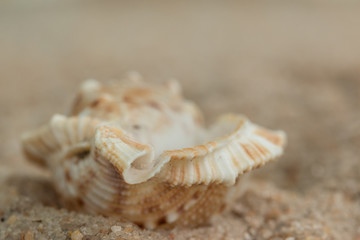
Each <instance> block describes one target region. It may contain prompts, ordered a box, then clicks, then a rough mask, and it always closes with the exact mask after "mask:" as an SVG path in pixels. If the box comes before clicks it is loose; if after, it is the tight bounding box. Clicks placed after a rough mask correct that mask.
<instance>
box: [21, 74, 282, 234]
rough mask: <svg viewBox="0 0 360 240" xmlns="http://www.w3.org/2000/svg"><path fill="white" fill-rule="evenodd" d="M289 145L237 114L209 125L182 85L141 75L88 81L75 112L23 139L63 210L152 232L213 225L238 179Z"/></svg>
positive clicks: (75, 104) (278, 133)
mask: <svg viewBox="0 0 360 240" xmlns="http://www.w3.org/2000/svg"><path fill="white" fill-rule="evenodd" d="M285 142H286V138H285V134H284V132H282V131H272V130H268V129H265V128H263V127H260V126H258V125H256V124H254V123H252V122H250V121H249V120H248V119H247V118H246V117H244V116H241V115H236V114H226V115H223V116H221V117H220V118H219V119H218V121H217V122H215V123H214V124H213V125H211V126H210V127H208V128H205V127H204V126H203V121H202V115H201V112H200V111H199V109H198V108H197V107H196V106H195V105H194V104H193V103H192V102H190V101H186V100H184V99H183V97H182V95H181V89H180V86H179V84H178V83H177V82H174V81H172V82H169V83H167V84H165V85H163V86H154V85H151V84H147V83H144V82H142V81H138V80H137V79H127V80H124V81H122V82H113V83H109V84H107V85H102V84H100V83H99V82H97V81H95V80H88V81H86V82H84V83H83V85H82V86H81V88H80V91H79V93H78V95H77V98H76V100H75V102H74V104H73V106H72V108H71V111H70V113H69V115H68V116H64V115H58V114H57V115H54V117H53V118H52V119H51V120H50V122H49V123H48V124H47V125H45V126H43V127H41V128H39V129H37V130H34V131H30V132H27V133H25V134H24V135H23V137H22V143H23V149H24V153H25V155H26V156H27V158H28V159H29V160H31V161H32V162H34V163H37V164H40V165H41V166H44V167H46V168H48V169H49V170H50V171H51V172H52V173H53V179H54V185H55V186H56V189H57V191H58V193H59V195H60V196H61V199H62V202H63V204H64V206H66V207H67V208H69V209H74V210H79V211H83V212H88V213H92V214H101V215H104V216H114V217H119V218H122V219H126V220H129V221H132V222H134V223H136V224H137V225H139V226H142V227H145V228H149V229H153V228H171V227H174V226H190V227H192V226H198V225H201V224H204V223H207V222H208V221H209V220H210V219H211V216H213V215H214V214H216V213H219V212H222V211H224V209H226V208H227V207H228V206H229V205H230V204H231V202H232V200H233V199H234V197H235V196H236V194H235V193H236V189H237V187H236V186H237V183H238V182H239V175H241V174H243V173H245V172H248V171H251V170H253V169H255V168H258V167H260V166H262V165H264V164H265V163H267V162H269V161H272V160H275V159H277V158H278V157H279V156H280V155H281V154H282V152H283V148H284V145H285Z"/></svg>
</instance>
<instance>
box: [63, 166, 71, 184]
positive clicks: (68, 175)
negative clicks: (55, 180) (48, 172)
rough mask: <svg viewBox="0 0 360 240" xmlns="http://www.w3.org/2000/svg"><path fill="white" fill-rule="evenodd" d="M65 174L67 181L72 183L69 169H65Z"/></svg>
mask: <svg viewBox="0 0 360 240" xmlns="http://www.w3.org/2000/svg"><path fill="white" fill-rule="evenodd" d="M64 172H65V179H66V181H67V182H71V176H70V172H69V169H68V168H65V169H64Z"/></svg>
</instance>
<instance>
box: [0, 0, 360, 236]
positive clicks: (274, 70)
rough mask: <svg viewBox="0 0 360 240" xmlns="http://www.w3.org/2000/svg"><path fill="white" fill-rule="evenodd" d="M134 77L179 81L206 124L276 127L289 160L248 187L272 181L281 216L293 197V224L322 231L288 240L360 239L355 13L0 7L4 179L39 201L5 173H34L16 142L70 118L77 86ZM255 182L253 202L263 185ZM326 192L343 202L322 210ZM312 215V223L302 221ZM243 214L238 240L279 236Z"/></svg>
mask: <svg viewBox="0 0 360 240" xmlns="http://www.w3.org/2000/svg"><path fill="white" fill-rule="evenodd" d="M130 70H136V71H139V72H140V73H141V74H142V75H143V76H144V78H145V79H148V81H153V82H164V81H166V80H167V79H169V78H176V79H178V80H179V81H180V82H181V84H182V85H183V88H184V89H183V91H184V94H185V96H186V97H187V98H190V99H192V100H194V101H195V102H196V103H197V104H199V105H200V107H201V108H202V109H203V110H204V114H205V116H206V119H207V121H208V122H211V121H213V120H214V119H215V118H216V116H217V115H218V114H220V113H223V112H237V113H243V114H245V115H247V116H248V117H249V118H250V119H252V120H253V121H255V122H257V123H259V124H262V125H265V126H268V127H271V128H279V129H284V130H285V131H286V132H287V133H288V138H289V144H288V147H287V149H286V154H285V156H284V157H283V158H281V160H280V161H279V162H278V163H275V164H270V165H268V166H266V167H265V168H263V169H261V170H259V171H256V173H255V174H253V176H252V178H251V179H253V180H254V182H257V181H260V182H261V183H264V182H265V183H269V184H271V186H270V188H271V189H273V191H274V192H275V193H276V194H280V195H281V196H282V197H283V199H285V200H284V202H283V204H285V205H286V206H289V207H290V208H291V206H292V205H293V202H296V201H298V204H299V205H298V209H294V211H295V213H294V214H293V215H292V216H296V217H294V218H297V221H298V222H300V225H301V224H304V221H305V220H304V219H306V218H309V219H312V220H313V221H314V222H315V223H316V224H320V223H321V224H323V225H324V226H325V227H326V229H330V230H329V231H327V230H326V231H325V230H322V231H320V233H319V232H316V231H315V233H314V231H313V230H314V229H313V228H314V227H313V228H311V227H310V229H306V228H304V229H303V230H299V231H300V233H296V231H295V230H294V229H292V230H291V229H290V230H288V231H289V232H290V233H294V236H298V238H296V239H302V238H301V236H302V237H304V239H305V237H306V236H313V237H319V238H318V239H340V238H338V237H339V236H340V237H341V236H342V237H344V238H341V239H357V240H358V239H360V228H359V223H360V215H359V213H360V211H359V205H360V183H359V180H360V163H359V161H360V159H359V153H360V152H359V149H358V148H359V146H360V120H359V119H360V118H359V117H360V111H359V107H360V3H357V2H356V1H298V2H288V1H194V2H192V1H177V2H175V1H151V2H150V1H140V2H131V1H119V2H118V1H102V2H100V1H41V0H37V1H35V0H33V1H1V2H0V110H1V117H0V175H1V176H2V177H1V178H0V181H3V182H4V184H5V185H6V186H12V187H13V189H12V190H14V189H15V191H18V192H19V194H20V196H23V195H25V196H26V197H27V198H30V199H33V200H34V196H32V193H31V192H26V193H24V192H22V190H21V188H20V186H19V185H21V184H23V182H22V181H21V180H16V177H14V176H19V178H20V179H21V178H22V176H24V175H39V174H40V175H41V173H42V172H41V171H39V170H37V169H36V168H34V167H32V166H29V165H28V164H27V163H26V162H25V160H24V158H23V156H22V155H21V151H20V149H21V148H20V145H19V136H20V134H21V133H22V132H24V131H25V130H28V129H33V128H35V127H37V126H39V125H41V124H43V123H45V122H47V121H48V120H49V119H50V117H51V116H52V115H53V114H54V113H66V111H67V109H68V106H69V105H70V103H71V101H72V100H73V97H74V94H75V92H76V89H77V88H78V86H79V85H80V83H81V82H82V81H83V80H84V79H87V78H96V79H98V80H100V81H104V82H106V80H109V79H120V78H121V77H122V76H123V75H124V74H125V73H126V72H127V71H130ZM8 176H10V178H12V180H11V181H10V182H6V181H8V180H6V179H7V178H8ZM14 178H15V180H14ZM1 179H2V180H1ZM29 179H31V178H29ZM27 181H29V182H31V180H27ZM36 184H39V183H37V182H34V185H36ZM5 185H4V186H5ZM250 186H251V187H253V188H254V189H255V190H253V191H254V192H253V194H255V198H256V196H258V198H259V199H262V197H264V196H263V195H262V190H261V189H263V188H265V189H266V188H268V187H269V186H267V187H266V186H265V187H264V186H262V185H261V184H257V183H253V184H252V185H250ZM38 187H39V186H38ZM40 188H41V186H40ZM1 190H2V192H3V193H1V192H0V195H1V194H3V195H7V193H6V191H7V190H6V188H5V187H3V188H2V189H1ZM249 191H250V192H251V191H252V190H249ZM40 192H41V191H40ZM19 194H18V196H19ZM22 194H23V195H22ZM38 194H39V193H38ZM40 194H41V193H40ZM294 195H295V196H296V197H295V198H297V200H294V199H293V196H294ZM251 196H253V195H251ZM289 196H291V197H289ZM332 196H337V197H339V198H341V201H340V200H339V201H340V205H343V206H341V207H340V209H338V211H339V212H337V213H332V212H331V211H330V210H326V209H325V210H323V211H321V210H319V206H318V205H316V204H319V205H320V206H321V205H322V201H324V199H325V200H328V199H329V198H331V197H332ZM40 198H41V197H40ZM303 198H305V199H308V201H310V202H312V203H314V204H313V205H311V204H310V203H306V204H305V203H302V202H303ZM0 199H1V197H0ZM36 199H38V198H37V197H36ZM3 201H4V202H6V203H9V204H10V203H11V202H12V200H11V199H10V200H9V199H6V201H5V200H3ZM241 201H242V200H240V202H239V204H240V205H241V204H242V205H244V206H245V205H246V204H245V203H244V202H241ZM255 201H256V200H255ZM336 201H338V200H336ZM239 204H238V205H237V206H239ZM301 204H304V205H301ZM242 205H241V206H242ZM329 205H334V204H329ZM3 206H5V207H3V208H4V209H5V210H4V209H3V210H2V212H6V209H9V208H8V207H6V206H7V205H3ZM9 206H10V205H9ZM263 206H264V209H267V207H269V206H268V205H266V201H265V202H264V203H263ZM248 207H249V206H248ZM342 208H344V209H342ZM345 208H346V209H345ZM299 209H301V211H308V212H310V213H309V214H310V215H306V216H307V217H305V215H302V213H301V212H300V210H299ZM317 210H319V211H320V212H319V215H320V216H322V217H323V219H322V220H321V221H320V220H317V219H316V217H314V216H312V215H311V214H312V213H314V212H315V211H317ZM254 211H255V214H256V213H257V214H259V217H260V218H261V216H262V214H263V212H261V211H259V212H256V210H254ZM264 211H265V210H264ZM296 211H299V212H296ZM335 212H336V211H335ZM325 213H326V214H328V215H326V214H325ZM0 214H1V207H0ZM8 214H11V213H9V212H8ZM17 214H19V215H21V214H22V213H21V211H19V212H18V213H17ZM235 215H236V214H235ZM240 215H241V214H240ZM315 215H316V214H315ZM59 217H61V216H59ZM19 218H20V217H19ZM223 218H224V219H225V220H224V219H220V221H225V222H226V220H227V219H229V216H225V217H223ZM239 218H240V220H238V221H242V222H241V226H242V227H243V228H244V225H245V228H244V229H245V230H244V229H243V230H241V229H238V232H239V235H236V234H237V233H236V234H235V233H234V234H235V235H233V237H234V238H233V239H242V238H241V237H239V238H237V237H236V236H242V237H243V239H247V238H246V236H249V237H250V238H249V239H262V238H264V239H275V238H271V237H273V236H275V237H276V236H277V235H279V234H278V233H280V232H281V231H282V230H279V229H277V230H276V228H271V227H270V226H267V225H266V224H265V225H264V227H265V228H267V229H270V230H271V233H272V235H269V237H266V236H265V237H264V236H262V235H261V234H260V235H261V236H260V235H259V236H258V237H255V234H253V233H251V231H250V232H246V231H247V230H246V229H248V228H247V227H246V224H247V222H246V221H244V220H243V219H241V216H240V217H239ZM229 221H230V220H229ZM234 221H235V220H234ZM236 221H237V220H236ZM236 221H235V222H231V224H233V226H235V228H236V227H237V224H239V223H238V222H236ZM279 221H280V220H278V222H279ZM284 221H285V220H284ZM289 221H290V220H286V221H285V222H286V223H288V222H289ZM25 222H26V221H25ZM311 226H313V225H311ZM1 227H2V226H1V223H0V230H1ZM3 227H4V229H6V228H8V226H5V225H4V224H3ZM325 227H323V228H322V229H325ZM18 228H19V229H20V228H21V226H18ZM210 228H211V227H210ZM8 229H10V228H8ZM22 230H24V231H25V230H26V229H22ZM211 231H215V232H216V231H217V230H214V228H212V230H209V229H208V230H206V231H205V232H211ZM231 231H232V230H229V234H230V233H232V232H231ZM254 231H255V232H256V233H258V232H260V230H259V229H256V230H254ZM0 232H1V231H0ZM25 232H26V231H25ZM245 233H248V235H246V234H245ZM179 234H180V235H181V234H183V233H179ZM276 234H277V235H276ZM299 234H300V235H299ZM301 234H303V235H301ZM165 235H166V234H165ZM165 235H164V236H165ZM290 235H291V234H290ZM290 235H289V237H291V236H290ZM14 236H15V235H14ZM35 236H36V234H35ZM89 236H90V235H89ZM161 236H162V235H161ZM214 236H215V235H214ZM229 236H232V235H231V234H230V235H229ZM279 236H280V235H279ZM281 236H282V237H283V238H281ZM281 236H280V239H285V237H284V236H285V235H281ZM0 237H1V235H0ZM154 238H155V237H154ZM59 239H61V238H59ZM144 239H145V237H144ZM159 239H161V238H160V237H159ZM179 239H180V238H179ZM218 239H221V238H218ZM229 239H230V238H229ZM309 239H310V238H309ZM314 239H315V238H314Z"/></svg>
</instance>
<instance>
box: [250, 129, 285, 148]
mask: <svg viewBox="0 0 360 240" xmlns="http://www.w3.org/2000/svg"><path fill="white" fill-rule="evenodd" d="M255 134H257V135H259V136H261V137H263V138H266V139H267V140H268V141H270V142H271V143H273V144H275V145H277V146H282V145H283V144H284V140H283V139H282V137H281V136H279V135H277V134H274V133H271V132H270V131H267V130H265V129H257V130H256V131H255Z"/></svg>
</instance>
